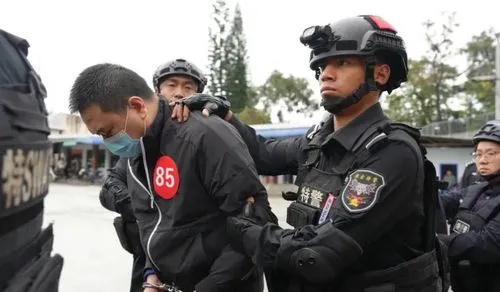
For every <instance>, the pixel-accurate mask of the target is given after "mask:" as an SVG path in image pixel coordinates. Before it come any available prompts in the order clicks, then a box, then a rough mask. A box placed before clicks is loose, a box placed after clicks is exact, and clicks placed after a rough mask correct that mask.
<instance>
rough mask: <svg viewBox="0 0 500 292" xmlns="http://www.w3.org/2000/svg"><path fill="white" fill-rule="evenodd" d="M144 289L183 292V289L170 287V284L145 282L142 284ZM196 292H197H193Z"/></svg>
mask: <svg viewBox="0 0 500 292" xmlns="http://www.w3.org/2000/svg"><path fill="white" fill-rule="evenodd" d="M142 288H155V289H158V290H160V291H167V292H182V290H181V289H179V288H177V287H175V286H173V285H168V284H153V283H148V282H144V283H142ZM193 292H196V291H193Z"/></svg>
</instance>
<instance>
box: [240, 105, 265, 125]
mask: <svg viewBox="0 0 500 292" xmlns="http://www.w3.org/2000/svg"><path fill="white" fill-rule="evenodd" d="M238 119H239V120H240V121H243V122H244V123H245V124H249V125H257V124H269V123H271V117H270V116H269V114H267V113H266V112H264V111H261V110H258V109H256V108H254V107H248V106H247V107H245V109H244V110H243V111H241V112H240V113H239V114H238Z"/></svg>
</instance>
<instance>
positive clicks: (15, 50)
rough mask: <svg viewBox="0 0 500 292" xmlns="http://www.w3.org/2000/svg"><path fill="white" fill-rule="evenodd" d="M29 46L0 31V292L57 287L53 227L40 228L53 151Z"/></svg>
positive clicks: (58, 270)
mask: <svg viewBox="0 0 500 292" xmlns="http://www.w3.org/2000/svg"><path fill="white" fill-rule="evenodd" d="M28 46H29V45H28V43H27V42H26V40H23V39H20V38H18V37H16V36H14V35H12V34H9V33H7V32H5V31H3V30H0V75H1V76H0V77H1V78H0V170H1V175H2V177H1V180H0V247H1V248H0V291H4V292H19V291H26V292H57V291H58V283H59V276H60V273H61V269H62V265H63V259H62V257H61V256H59V255H55V256H51V251H52V242H53V233H52V226H51V225H49V226H48V227H47V228H45V229H43V230H42V223H43V199H44V197H45V195H47V193H48V187H49V167H50V159H51V156H52V147H51V144H50V142H49V140H48V135H49V134H50V129H49V127H48V121H47V111H46V109H45V103H44V98H45V96H46V93H45V88H44V86H43V84H42V83H41V80H40V78H39V77H38V75H37V74H36V72H35V70H34V69H33V68H32V67H31V65H30V63H29V61H28V60H27V58H26V56H27V51H28ZM14 71H16V72H14ZM17 77H21V78H22V79H24V81H23V80H19V78H17Z"/></svg>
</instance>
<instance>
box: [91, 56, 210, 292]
mask: <svg viewBox="0 0 500 292" xmlns="http://www.w3.org/2000/svg"><path fill="white" fill-rule="evenodd" d="M206 84H207V78H206V77H205V75H204V74H203V72H202V71H201V70H200V69H199V68H198V67H197V66H196V65H194V64H192V63H191V62H189V61H187V60H185V59H175V60H171V61H168V62H166V63H164V64H162V65H160V66H159V67H158V68H157V69H156V70H155V72H154V74H153V86H154V89H155V91H156V93H157V94H159V95H161V96H163V97H165V98H167V100H176V99H180V98H183V97H188V96H190V95H192V94H194V93H201V92H203V89H204V88H205V86H206ZM126 161H127V159H126V158H120V159H119V160H118V162H117V163H116V165H115V167H114V168H112V169H111V170H110V174H109V176H108V177H107V178H106V181H105V182H104V185H103V188H102V189H101V193H100V195H99V198H100V201H101V204H102V206H103V207H105V208H106V209H108V210H110V211H114V212H118V213H119V214H120V215H121V216H119V217H117V218H115V220H114V226H115V229H116V232H117V234H118V238H119V239H120V243H121V244H122V246H123V248H124V249H125V250H126V251H128V252H129V253H131V254H132V255H133V264H132V280H131V285H130V291H131V292H137V291H143V288H142V283H143V282H144V281H145V279H146V278H147V277H148V276H149V275H151V274H153V273H154V271H153V269H147V270H146V271H144V268H145V264H146V255H145V254H144V251H143V248H142V247H141V243H140V237H139V230H138V227H137V223H136V218H135V216H134V214H133V212H132V207H131V203H130V196H129V194H128V190H127V169H126Z"/></svg>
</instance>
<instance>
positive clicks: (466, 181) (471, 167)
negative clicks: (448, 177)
mask: <svg viewBox="0 0 500 292" xmlns="http://www.w3.org/2000/svg"><path fill="white" fill-rule="evenodd" d="M481 181H483V179H482V177H481V176H480V175H479V174H478V173H477V168H476V163H475V162H474V161H471V162H469V163H468V164H467V165H466V166H465V169H464V173H463V175H462V179H461V181H460V187H461V188H466V187H468V186H470V185H473V184H476V183H479V182H481Z"/></svg>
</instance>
